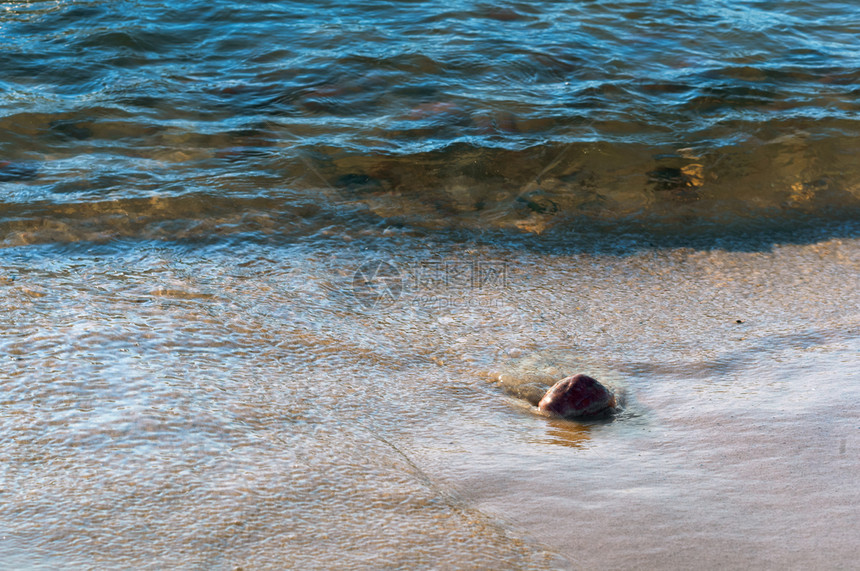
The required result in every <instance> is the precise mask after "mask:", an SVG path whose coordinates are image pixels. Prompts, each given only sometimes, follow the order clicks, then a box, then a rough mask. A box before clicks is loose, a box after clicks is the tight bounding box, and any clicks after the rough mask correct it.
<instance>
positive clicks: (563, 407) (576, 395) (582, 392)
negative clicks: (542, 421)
mask: <svg viewBox="0 0 860 571" xmlns="http://www.w3.org/2000/svg"><path fill="white" fill-rule="evenodd" d="M615 406H616V403H615V395H614V394H613V393H612V391H610V390H609V389H607V388H606V387H604V386H603V385H601V384H600V383H599V382H598V381H596V380H595V379H592V378H591V377H589V376H588V375H582V374H579V375H573V376H572V377H567V378H565V379H562V380H560V381H559V382H557V383H556V384H554V385H553V386H552V388H550V389H549V390H548V391H547V392H546V394H545V395H544V396H543V398H542V399H541V401H540V403H538V408H539V409H540V410H541V411H544V412H549V413H553V414H556V415H558V416H562V417H565V418H575V417H581V416H594V415H601V414H605V413H609V412H611V411H612V409H613V408H614V407H615Z"/></svg>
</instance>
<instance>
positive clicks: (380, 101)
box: [0, 1, 860, 244]
mask: <svg viewBox="0 0 860 571" xmlns="http://www.w3.org/2000/svg"><path fill="white" fill-rule="evenodd" d="M853 16H860V9H858V7H856V6H854V5H853V4H851V3H840V2H817V3H812V2H778V3H775V2H718V1H709V2H703V3H700V4H699V5H698V6H697V7H696V8H695V9H694V10H693V9H690V8H689V7H688V5H687V4H685V3H682V2H615V3H608V2H584V3H567V2H538V3H499V4H490V3H460V4H456V5H451V4H450V3H440V2H397V3H388V2H372V3H361V4H359V5H344V4H343V3H338V2H333V3H322V4H320V3H314V4H305V3H297V2H261V3H251V4H240V3H235V2H210V3H196V2H191V3H175V2H174V3H170V4H167V3H159V2H33V3H18V4H14V3H12V4H7V5H5V6H4V11H3V13H2V16H0V34H2V36H0V37H2V51H0V69H2V70H3V77H2V82H0V90H2V91H0V115H2V119H0V133H2V141H0V145H2V146H0V160H2V161H4V163H0V164H3V165H5V166H2V167H0V181H4V182H5V184H4V187H5V188H4V196H3V201H4V210H5V211H6V212H7V213H8V214H7V215H6V216H4V217H3V220H2V222H0V224H2V228H3V230H4V234H5V236H6V241H7V243H11V244H15V243H22V242H24V243H29V242H51V241H54V240H56V239H59V240H66V241H79V240H92V239H105V238H110V237H116V236H125V237H132V238H148V237H153V236H157V237H159V238H161V237H165V238H168V239H170V238H172V237H180V236H187V235H188V234H192V235H194V236H195V237H201V236H199V235H198V234H200V233H199V232H198V233H195V232H193V231H190V230H189V229H190V228H191V227H193V226H197V225H199V222H200V220H209V221H223V219H225V218H231V217H232V216H233V215H236V214H237V213H245V212H248V211H254V210H256V209H259V208H262V209H264V210H265V211H266V212H268V213H269V215H270V216H273V217H276V218H277V219H278V222H277V224H278V225H279V226H280V227H281V228H283V229H284V230H285V231H295V232H298V233H300V234H311V235H312V234H313V233H314V232H316V231H318V230H319V229H320V228H321V227H325V226H327V225H328V224H329V223H330V221H331V218H332V217H335V218H337V219H338V220H341V218H342V216H341V215H343V216H344V217H345V218H346V221H345V222H344V221H343V220H341V223H345V224H348V225H350V224H351V225H367V224H383V225H384V224H390V223H396V224H407V225H412V226H422V227H429V228H431V229H437V230H438V229H440V228H450V227H455V228H466V229H478V230H481V231H485V230H488V229H493V230H495V229H501V230H504V231H510V232H513V233H520V232H525V233H527V234H528V233H544V232H553V231H557V232H561V233H565V232H568V231H569V230H570V229H571V227H577V228H581V227H583V226H597V227H603V226H602V225H605V224H607V223H609V224H611V225H616V224H619V223H624V224H632V225H634V226H636V227H644V228H646V229H648V228H652V229H653V228H655V227H661V228H662V227H664V226H667V227H668V229H669V231H671V232H680V233H682V234H683V233H684V232H687V231H690V230H691V227H696V226H703V225H704V226H713V225H715V224H716V225H720V226H723V225H726V224H729V225H731V224H734V223H740V224H742V225H744V224H745V225H746V226H753V227H755V226H756V225H757V224H767V223H768V222H773V221H775V222H776V225H781V224H783V223H784V222H785V223H789V224H790V223H792V221H796V220H798V219H809V218H812V219H814V220H815V221H816V223H820V221H822V220H829V219H833V218H840V219H844V218H845V217H846V216H847V217H849V218H856V214H857V212H858V210H857V208H858V204H860V191H858V188H860V173H858V169H857V166H856V161H855V156H856V153H857V140H858V138H857V134H858V121H857V119H858V111H860V107H858V103H857V90H858V89H860V71H858V69H860V45H858V42H857V41H856V38H857V33H858V29H857V24H856V21H858V18H856V17H853ZM151 201H158V202H159V205H160V206H159V207H158V208H153V207H152V206H151V204H150V202H151ZM225 201H226V202H227V203H229V204H227V203H225ZM107 203H110V205H111V206H110V207H109V208H110V209H112V210H113V211H116V212H121V213H124V214H125V215H126V216H127V218H123V217H116V216H108V215H105V214H103V213H102V211H103V210H104V209H105V208H107V206H106V204H107ZM60 205H66V206H63V207H61V206H60ZM85 205H86V206H85ZM364 215H367V216H364ZM44 218H48V219H56V220H63V221H65V228H66V232H65V233H63V234H62V235H61V236H56V235H53V234H51V235H46V234H45V233H44V232H42V231H40V230H39V229H38V225H39V224H41V223H40V222H38V220H43V219H44ZM297 220H298V221H299V222H297ZM133 221H136V222H133ZM166 222H170V223H171V224H173V226H174V227H175V228H176V230H172V231H169V232H167V233H166V234H165V233H164V232H163V231H162V232H157V231H155V230H154V227H155V226H161V227H163V226H164V225H165V223H166ZM297 225H298V227H296V226H297ZM215 226H217V227H218V228H220V230H221V231H222V232H224V233H231V234H235V233H254V232H259V228H257V227H255V226H253V225H251V226H248V227H246V226H245V225H243V224H238V225H237V224H235V223H230V224H229V229H227V228H226V226H227V224H226V223H218V224H215ZM210 231H211V229H210ZM12 234H14V235H15V236H18V238H10V237H9V236H10V235H12Z"/></svg>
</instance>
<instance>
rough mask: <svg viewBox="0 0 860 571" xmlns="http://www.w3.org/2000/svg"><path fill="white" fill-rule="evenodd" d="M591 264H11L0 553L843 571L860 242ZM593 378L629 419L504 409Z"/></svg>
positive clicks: (347, 246)
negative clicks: (583, 419) (376, 293)
mask: <svg viewBox="0 0 860 571" xmlns="http://www.w3.org/2000/svg"><path fill="white" fill-rule="evenodd" d="M843 233H844V232H840V234H843ZM346 236H351V239H348V240H347V239H344V238H345V237H346ZM571 244H572V245H571V246H570V247H569V248H568V249H567V251H565V250H564V248H559V247H552V248H543V247H539V246H540V245H539V244H537V243H533V245H535V246H536V247H534V248H522V247H518V246H516V245H515V244H511V245H510V246H509V247H503V246H501V245H498V244H496V245H492V246H490V245H487V246H469V247H464V246H461V245H458V244H457V243H456V242H455V241H449V242H447V243H442V242H433V241H429V240H421V239H416V238H415V237H412V236H410V235H408V234H407V233H402V232H401V233H399V232H396V231H395V232H388V231H385V232H382V231H381V232H380V233H379V235H376V236H374V235H372V233H367V232H363V233H359V232H353V231H350V230H344V231H343V232H338V233H336V234H334V237H332V238H330V239H328V241H327V242H326V241H323V242H320V241H317V242H315V243H314V244H313V247H306V246H305V245H303V244H301V243H295V244H283V243H282V244H270V245H267V244H265V243H251V242H244V243H239V244H229V247H228V245H227V244H224V243H222V242H216V243H215V244H213V245H208V246H206V245H194V244H188V245H186V246H185V247H184V248H183V249H180V248H177V247H176V246H173V247H170V248H165V247H163V246H162V245H160V244H159V243H158V242H152V243H145V244H138V245H137V246H135V247H134V248H131V249H129V248H127V247H115V246H113V245H105V246H93V245H92V244H89V245H84V246H80V247H75V246H65V247H41V248H39V249H38V256H36V255H34V254H35V253H36V252H37V251H36V250H35V249H34V248H36V247H31V249H30V250H27V251H25V250H21V249H7V250H5V251H4V252H3V256H4V263H5V265H6V267H7V268H8V273H7V278H6V279H4V280H3V282H2V283H0V287H2V288H3V292H4V295H3V297H2V299H3V304H4V306H3V311H2V315H3V321H2V323H0V328H2V330H3V331H4V333H5V335H4V337H3V352H4V354H5V355H6V356H7V367H6V372H5V373H4V374H5V377H4V394H5V395H6V396H5V400H4V402H3V405H4V409H3V414H2V416H0V421H2V427H0V428H2V430H3V431H4V434H7V435H10V436H9V438H7V440H6V445H5V446H4V448H3V449H2V451H0V453H2V462H3V464H2V465H3V466H4V471H3V474H2V482H3V494H4V502H3V503H2V504H0V523H2V526H3V527H4V528H5V529H6V530H7V531H6V533H5V535H4V539H3V543H0V552H2V554H3V556H4V558H8V559H7V560H16V561H25V562H27V563H28V565H30V566H31V567H39V566H42V567H51V566H56V565H57V564H60V565H62V566H65V567H72V568H78V567H80V568H86V567H92V566H96V567H116V566H120V567H122V566H139V565H140V564H141V562H146V564H147V565H151V566H153V567H156V566H160V565H178V566H183V567H195V566H207V567H209V568H225V569H226V568H233V567H238V566H242V567H254V568H279V567H283V566H284V565H286V566H288V567H302V568H328V567H330V566H331V565H333V564H338V565H343V566H345V567H351V568H362V567H381V566H386V565H389V566H394V567H410V568H434V567H445V568H487V567H497V568H499V567H501V568H514V569H529V568H535V569H542V568H569V569H579V568H593V567H601V568H611V569H629V568H666V569H682V568H690V567H696V568H709V569H716V568H720V569H726V568H728V569H733V568H736V569H740V568H749V567H755V568H767V569H781V568H799V567H806V568H850V567H851V566H852V565H853V562H854V561H856V560H857V557H858V550H860V545H858V542H857V541H856V539H855V537H854V536H855V535H856V534H855V533H854V531H855V530H856V529H857V526H858V516H857V513H858V510H857V506H858V505H860V497H858V493H857V491H856V488H857V487H856V485H855V483H856V476H855V475H856V474H857V473H858V468H860V466H858V464H860V461H858V453H857V451H858V430H860V428H858V427H860V407H858V405H857V402H858V397H860V394H858V388H857V383H856V380H857V378H858V366H857V365H858V364H857V354H858V347H860V345H858V344H860V337H858V331H860V327H858V325H860V316H858V313H857V305H858V294H857V288H856V284H857V278H858V267H860V266H858V252H860V248H858V241H857V240H856V239H846V238H834V237H830V238H828V237H823V238H822V239H820V240H815V241H810V242H807V243H799V244H786V243H780V242H762V243H756V244H752V243H746V247H744V248H738V247H732V248H725V247H718V246H716V245H714V246H713V247H710V248H696V247H689V246H687V247H669V246H665V247H659V248H657V247H655V248H651V247H644V246H643V247H641V248H638V249H637V248H630V247H629V246H625V247H622V248H619V247H616V246H612V245H609V246H607V245H606V244H604V245H600V244H595V243H592V244H590V245H589V244H588V243H580V244H579V245H577V243H576V242H571ZM383 246H384V247H383ZM381 257H382V258H384V259H386V260H389V261H390V262H391V263H392V264H396V266H397V268H399V269H400V271H401V272H402V273H403V276H404V279H403V281H402V283H401V285H402V289H401V290H400V292H399V296H398V297H397V299H396V300H395V301H393V302H392V303H389V304H380V305H376V306H373V305H371V306H368V305H367V304H366V303H365V302H366V301H367V300H366V299H365V298H362V297H361V296H356V290H355V289H354V288H355V287H356V286H355V284H356V283H357V282H356V281H355V276H356V271H357V269H358V268H359V267H360V266H361V265H362V263H363V262H364V261H365V260H367V259H379V258H381ZM464 267H465V268H471V269H470V270H469V271H473V270H474V269H475V268H482V269H484V270H487V269H496V270H498V269H499V268H500V267H502V268H503V269H504V272H503V278H504V279H501V278H500V277H499V275H498V273H496V274H493V273H492V272H491V273H490V274H488V275H490V276H491V277H493V276H494V277H493V279H489V278H488V279H487V280H485V281H484V282H480V283H476V282H475V281H473V280H471V279H466V278H465V277H464V276H468V272H467V273H466V274H464V273H463V268H464ZM410 272H411V273H410ZM440 272H441V273H440ZM409 276H411V277H409ZM418 277H421V278H423V279H417V278H418ZM442 277H444V278H446V279H441V278H442ZM358 283H360V282H358ZM739 322H740V323H739ZM573 372H583V373H586V374H590V375H592V376H594V377H596V378H598V379H601V380H602V381H604V382H607V383H608V384H611V385H613V386H615V387H620V388H623V389H624V390H625V391H626V394H627V395H628V404H627V407H626V409H625V410H624V411H623V412H622V413H621V414H619V415H618V416H617V417H615V418H614V419H613V420H612V421H604V422H599V421H598V422H588V423H576V422H570V421H563V420H557V419H550V418H546V417H543V416H540V415H538V414H536V413H535V411H534V409H533V407H532V406H531V405H530V404H529V403H527V402H526V401H524V400H522V399H518V398H515V397H512V396H510V394H509V392H507V391H506V390H505V389H506V386H507V385H510V384H514V383H517V382H521V381H523V380H526V381H532V382H538V383H539V382H546V383H549V382H550V381H551V380H552V379H555V378H561V377H563V376H566V375H568V374H570V373H573ZM500 379H501V380H500ZM547 386H548V385H547ZM321 553H323V554H328V555H326V556H321V555H320V554H321ZM57 562H59V563H57Z"/></svg>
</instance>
